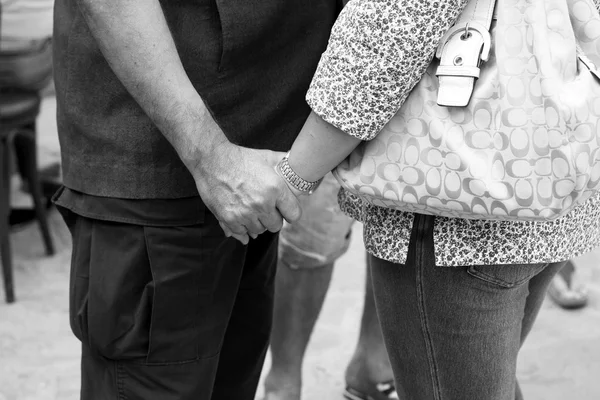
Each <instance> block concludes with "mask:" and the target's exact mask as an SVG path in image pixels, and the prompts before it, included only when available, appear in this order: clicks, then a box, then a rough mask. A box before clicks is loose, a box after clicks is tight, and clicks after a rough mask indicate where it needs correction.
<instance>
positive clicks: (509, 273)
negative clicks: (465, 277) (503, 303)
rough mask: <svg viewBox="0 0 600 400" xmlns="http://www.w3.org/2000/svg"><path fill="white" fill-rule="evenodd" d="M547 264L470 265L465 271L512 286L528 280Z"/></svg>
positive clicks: (495, 283)
mask: <svg viewBox="0 0 600 400" xmlns="http://www.w3.org/2000/svg"><path fill="white" fill-rule="evenodd" d="M547 266H548V263H538V264H509V265H472V266H470V267H468V268H467V272H468V273H469V274H470V275H471V276H474V277H475V278H477V279H481V280H483V281H486V282H489V283H492V284H494V285H496V286H500V287H502V288H514V287H518V286H521V285H522V284H524V283H526V282H529V280H530V279H531V278H533V277H534V276H536V275H537V274H539V273H540V272H542V271H543V270H544V268H546V267H547Z"/></svg>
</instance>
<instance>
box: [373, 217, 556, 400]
mask: <svg viewBox="0 0 600 400" xmlns="http://www.w3.org/2000/svg"><path fill="white" fill-rule="evenodd" d="M433 222H434V219H433V217H431V216H424V215H416V217H415V222H414V227H413V232H412V237H411V242H410V246H409V250H408V258H407V261H406V265H399V264H394V263H391V262H388V261H384V260H381V259H378V258H375V257H373V256H371V258H370V260H369V262H370V263H371V271H372V276H373V288H374V292H375V301H376V304H377V311H378V314H379V319H380V322H381V325H382V331H383V336H384V339H385V343H386V348H387V350H388V353H389V357H390V361H391V363H392V368H393V370H394V376H395V378H396V382H397V389H398V395H399V398H400V399H414V400H488V399H489V400H492V399H493V400H515V399H517V400H521V399H522V398H523V397H522V394H521V392H520V389H519V386H518V384H517V380H516V367H517V356H518V353H519V349H520V348H521V346H522V344H523V342H524V341H525V339H526V337H527V335H528V334H529V332H530V331H531V328H532V326H533V323H534V321H535V318H536V316H537V314H538V312H539V310H540V307H541V306H542V302H543V300H544V295H545V293H546V289H547V288H548V285H549V284H550V281H551V280H552V277H553V276H554V275H555V274H556V273H557V271H558V270H559V269H560V268H561V267H562V265H563V264H564V263H562V262H559V263H551V264H547V263H543V264H521V265H478V266H464V267H437V266H435V259H434V243H433Z"/></svg>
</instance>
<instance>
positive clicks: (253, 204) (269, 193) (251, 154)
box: [190, 142, 302, 244]
mask: <svg viewBox="0 0 600 400" xmlns="http://www.w3.org/2000/svg"><path fill="white" fill-rule="evenodd" d="M284 155H285V154H284V153H279V152H273V151H269V150H254V149H248V148H245V147H240V146H236V145H234V144H231V143H230V142H223V143H221V144H220V145H218V147H217V148H215V151H213V152H212V153H211V154H210V155H207V154H206V153H205V154H204V156H203V157H202V159H201V160H198V162H197V163H196V164H195V167H192V168H190V171H191V173H192V175H193V176H194V179H195V181H196V186H197V187H198V192H199V193H200V196H201V197H202V200H203V201H204V204H205V205H206V206H207V207H208V208H209V210H210V211H211V212H212V213H213V214H214V215H215V216H216V217H217V219H218V220H219V222H220V224H221V227H222V228H223V231H224V232H225V234H226V235H227V236H233V237H235V238H236V239H238V240H239V241H240V242H242V243H244V244H247V243H248V241H249V237H252V238H256V236H258V235H259V234H261V233H263V232H265V231H267V230H268V231H271V232H278V231H279V230H280V229H281V226H282V225H283V219H284V218H285V219H286V220H287V221H288V222H294V221H296V220H298V218H300V215H301V212H302V211H301V209H300V205H299V203H298V200H297V199H296V197H295V196H294V194H293V193H292V192H291V191H290V189H289V188H288V186H287V185H286V183H285V182H284V181H283V180H282V179H281V177H280V176H279V175H278V174H277V173H276V172H275V168H274V167H275V165H276V164H277V162H279V160H280V159H281V158H282V157H283V156H284Z"/></svg>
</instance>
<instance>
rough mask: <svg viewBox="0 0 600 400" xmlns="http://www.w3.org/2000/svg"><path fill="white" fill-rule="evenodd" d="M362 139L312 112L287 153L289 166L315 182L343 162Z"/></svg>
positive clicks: (304, 177)
mask: <svg viewBox="0 0 600 400" xmlns="http://www.w3.org/2000/svg"><path fill="white" fill-rule="evenodd" d="M360 142H361V140H360V139H357V138H355V137H354V136H350V135H348V134H346V133H345V132H343V131H341V130H340V129H338V128H336V127H335V126H333V125H331V124H330V123H328V122H326V121H324V120H323V119H322V118H321V117H319V116H318V115H317V114H315V113H314V112H311V114H310V115H309V117H308V119H307V120H306V122H305V123H304V126H303V127H302V130H301V131H300V134H299V135H298V138H297V139H296V141H295V142H294V144H293V145H292V150H291V151H290V155H289V163H290V167H291V168H292V169H293V170H294V171H295V172H296V174H298V175H299V176H300V177H301V178H303V179H305V180H307V181H309V182H314V181H317V180H319V179H321V178H322V177H324V176H325V175H326V174H327V173H328V172H329V171H331V170H332V169H334V168H335V167H336V166H337V165H338V164H339V163H340V162H342V161H343V160H344V159H345V158H346V157H347V156H348V154H350V153H351V152H352V150H354V148H355V147H356V146H358V144H359V143H360Z"/></svg>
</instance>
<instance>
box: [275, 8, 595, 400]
mask: <svg viewBox="0 0 600 400" xmlns="http://www.w3.org/2000/svg"><path fill="white" fill-rule="evenodd" d="M466 3H467V1H465V0H462V1H450V0H447V1H438V2H427V1H423V2H415V1H407V0H405V1H391V0H388V1H368V0H354V1H350V3H349V4H348V5H347V6H346V9H345V10H344V11H343V12H342V14H341V15H340V17H339V19H338V21H337V23H336V26H335V27H334V30H333V33H332V37H331V39H330V42H329V47H328V49H327V51H326V52H325V53H324V55H323V57H322V59H321V63H320V65H319V67H318V69H317V71H316V74H315V77H314V79H313V82H312V85H311V89H310V90H309V92H308V95H307V101H308V102H309V104H310V105H311V108H312V109H313V113H312V114H311V116H310V117H309V119H308V120H307V122H306V124H305V126H304V128H303V130H302V132H301V134H300V136H299V137H298V139H297V140H296V142H295V143H294V145H293V147H292V149H291V151H290V153H289V156H288V158H287V159H284V160H282V162H280V164H279V165H278V168H279V170H280V173H281V175H282V176H284V178H285V179H286V181H287V182H288V185H289V186H290V188H291V190H293V191H294V192H295V193H296V194H297V195H302V194H306V192H310V191H311V190H312V189H314V186H316V185H317V183H318V181H319V179H321V178H322V177H323V176H324V175H325V174H326V172H328V171H330V170H331V169H333V168H334V167H335V166H336V165H338V164H339V163H340V162H341V161H342V160H343V159H344V158H345V157H346V156H347V155H348V154H349V153H350V152H351V151H352V150H353V149H354V148H355V147H356V146H357V145H358V144H359V143H360V142H361V140H369V139H372V138H373V137H374V136H376V135H377V133H378V132H379V131H380V130H381V128H382V127H383V125H385V123H386V122H387V121H388V120H389V119H390V118H391V117H392V116H393V115H394V113H395V112H396V111H397V110H398V108H399V107H400V105H401V104H402V103H403V101H404V100H405V99H406V97H407V95H408V93H409V92H410V90H411V89H412V88H413V87H414V85H415V84H416V83H417V82H418V81H419V80H420V79H421V77H422V76H423V74H424V72H425V70H426V68H427V66H428V64H429V62H430V60H431V57H432V54H433V52H434V50H435V48H436V46H437V44H438V42H439V40H440V37H441V36H442V35H443V34H444V32H446V31H447V30H448V29H449V27H450V26H451V25H452V24H453V23H454V21H455V20H456V18H457V16H458V15H459V13H460V12H461V10H462V8H463V7H464V5H465V4H466ZM502 4H503V3H502V1H500V4H499V5H498V7H501V6H502ZM595 11H596V10H594V12H595ZM298 178H300V179H301V180H299V179H298ZM339 200H340V204H341V206H342V209H343V210H345V212H346V213H348V214H350V215H351V216H353V217H355V218H357V219H359V220H361V221H363V223H364V241H365V247H366V249H367V251H368V252H369V253H370V263H371V267H372V274H373V283H374V290H375V297H376V302H377V307H378V312H379V314H380V320H381V324H382V329H383V334H384V338H385V341H386V346H387V349H388V352H389V355H390V360H391V362H392V366H393V369H394V375H395V378H396V381H397V386H398V387H397V389H398V395H399V398H400V399H411V400H413V399H417V400H430V399H436V400H448V399H458V400H470V399H473V400H485V399H490V400H492V399H493V400H501V399H515V398H517V399H521V398H522V395H521V392H520V390H519V387H518V384H517V381H516V376H515V375H516V360H517V355H518V351H519V348H520V347H521V345H522V344H523V341H524V340H525V338H526V336H527V334H528V333H529V332H530V330H531V328H532V325H533V322H534V320H535V317H536V315H537V313H538V311H539V309H540V306H541V304H542V301H543V299H544V295H545V292H546V289H547V287H548V285H549V283H550V281H551V280H552V277H553V276H554V275H555V274H556V273H557V271H558V270H559V269H560V268H561V266H562V265H563V264H564V261H565V260H568V259H569V258H571V257H574V256H576V255H579V254H581V253H583V252H587V251H589V250H591V249H592V248H594V247H596V246H597V245H598V244H599V243H600V197H599V196H597V195H596V196H595V197H593V198H591V199H590V200H589V201H587V203H585V204H584V205H582V206H580V207H578V208H576V209H575V210H574V211H572V212H571V213H570V214H568V215H567V216H566V217H564V218H562V219H560V220H557V221H554V222H547V223H534V222H506V221H503V222H498V221H476V220H464V219H457V218H454V219H450V218H442V217H433V216H426V215H419V214H411V213H405V212H399V211H394V210H390V209H387V208H381V207H376V206H373V205H369V204H367V203H365V202H363V201H362V200H360V199H359V198H358V197H356V196H354V195H352V194H350V193H348V192H345V191H342V192H340V195H339Z"/></svg>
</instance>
